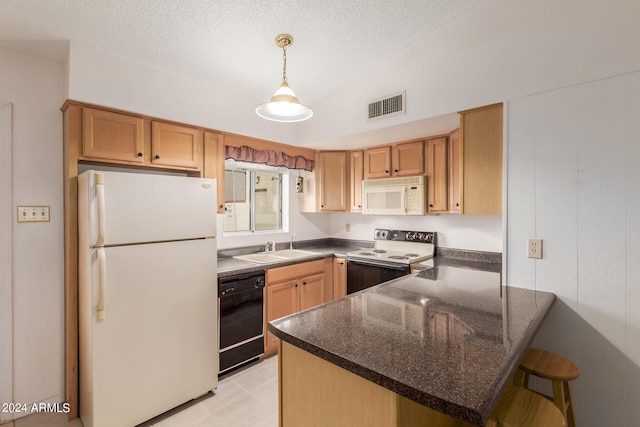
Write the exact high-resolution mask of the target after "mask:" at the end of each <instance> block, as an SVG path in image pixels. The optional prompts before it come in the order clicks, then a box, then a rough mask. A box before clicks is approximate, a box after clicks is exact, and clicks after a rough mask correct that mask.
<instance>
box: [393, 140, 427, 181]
mask: <svg viewBox="0 0 640 427" xmlns="http://www.w3.org/2000/svg"><path fill="white" fill-rule="evenodd" d="M391 159H392V161H393V170H392V175H393V176H416V175H423V174H424V142H423V141H412V142H403V143H399V144H394V145H393V150H392V152H391Z"/></svg>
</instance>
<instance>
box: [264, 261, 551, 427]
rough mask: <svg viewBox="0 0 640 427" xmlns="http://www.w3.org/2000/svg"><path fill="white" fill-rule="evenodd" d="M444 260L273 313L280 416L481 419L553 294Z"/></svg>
mask: <svg viewBox="0 0 640 427" xmlns="http://www.w3.org/2000/svg"><path fill="white" fill-rule="evenodd" d="M499 277H500V275H499V273H497V272H487V271H481V270H473V269H468V268H459V267H457V266H452V265H438V264H436V266H435V267H434V268H428V269H425V270H423V271H421V272H419V273H417V274H413V275H409V276H404V277H401V278H398V279H395V280H392V281H390V282H387V283H384V284H381V285H378V286H375V287H372V288H369V289H366V290H364V291H361V292H358V293H355V294H351V295H349V296H347V297H345V298H342V299H339V300H336V301H333V302H330V303H327V304H324V305H321V306H318V307H316V308H312V309H310V310H307V311H304V312H301V313H298V314H294V315H291V316H288V317H284V318H282V319H278V320H276V321H273V322H271V323H270V324H269V326H268V328H269V331H271V332H272V333H273V334H274V335H276V336H277V337H278V338H280V339H281V341H280V344H279V345H280V348H279V351H280V353H279V354H280V359H279V364H280V370H279V393H280V396H279V398H280V400H279V405H280V408H279V409H280V426H281V427H290V426H300V425H304V426H306V427H312V426H327V425H331V426H352V425H366V426H368V427H374V426H380V427H389V426H403V427H411V426H469V425H476V426H483V425H485V423H486V422H487V420H488V418H489V415H490V413H491V411H492V409H493V407H494V405H495V403H496V402H497V400H498V398H499V396H500V392H501V390H502V388H503V386H504V385H505V384H506V382H507V381H508V379H509V377H510V375H511V374H512V372H513V371H514V370H515V368H516V366H517V364H518V361H519V360H520V358H521V357H522V355H523V353H524V352H525V351H526V349H527V348H528V346H529V344H530V342H531V340H532V339H533V336H534V334H535V332H536V331H537V330H538V328H539V326H540V324H541V322H542V320H543V319H544V317H545V315H546V314H547V312H548V311H549V309H550V307H551V305H552V304H553V301H554V299H555V296H554V295H553V294H550V293H546V292H536V291H533V290H527V289H519V288H512V287H501V286H500V279H499Z"/></svg>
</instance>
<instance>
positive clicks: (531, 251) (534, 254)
mask: <svg viewBox="0 0 640 427" xmlns="http://www.w3.org/2000/svg"><path fill="white" fill-rule="evenodd" d="M527 256H528V257H529V258H534V259H542V239H528V240H527Z"/></svg>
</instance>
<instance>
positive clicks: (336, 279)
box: [333, 258, 347, 299]
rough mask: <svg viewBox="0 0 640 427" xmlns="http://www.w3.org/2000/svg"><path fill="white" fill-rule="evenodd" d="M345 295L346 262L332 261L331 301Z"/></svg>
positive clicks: (344, 260) (342, 259)
mask: <svg viewBox="0 0 640 427" xmlns="http://www.w3.org/2000/svg"><path fill="white" fill-rule="evenodd" d="M345 295H347V260H346V259H344V258H334V259H333V299H338V298H342V297H343V296H345Z"/></svg>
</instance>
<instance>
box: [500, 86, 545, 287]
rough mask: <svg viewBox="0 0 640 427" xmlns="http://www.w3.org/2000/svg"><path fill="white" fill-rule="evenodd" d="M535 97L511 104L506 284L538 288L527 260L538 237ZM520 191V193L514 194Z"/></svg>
mask: <svg viewBox="0 0 640 427" xmlns="http://www.w3.org/2000/svg"><path fill="white" fill-rule="evenodd" d="M536 105H537V100H536V99H535V98H534V97H528V98H520V99H516V100H513V101H509V103H508V105H507V108H508V109H509V111H508V115H507V116H508V118H509V119H508V127H507V140H508V144H509V145H508V149H507V152H506V156H507V172H506V173H507V179H506V180H505V191H507V192H508V194H507V215H508V217H507V251H508V255H507V258H508V259H509V264H508V266H507V279H506V283H507V284H508V285H509V286H515V287H519V288H529V289H534V288H535V277H536V276H535V263H534V261H533V260H530V259H528V258H527V257H526V252H527V239H528V238H530V237H535V236H536V225H535V221H536V219H535V206H536V200H535V185H536V180H535V163H533V162H531V161H530V160H531V159H534V158H535V153H536V144H535V142H536V109H537V106H536ZM515 189H517V191H512V190H515Z"/></svg>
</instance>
